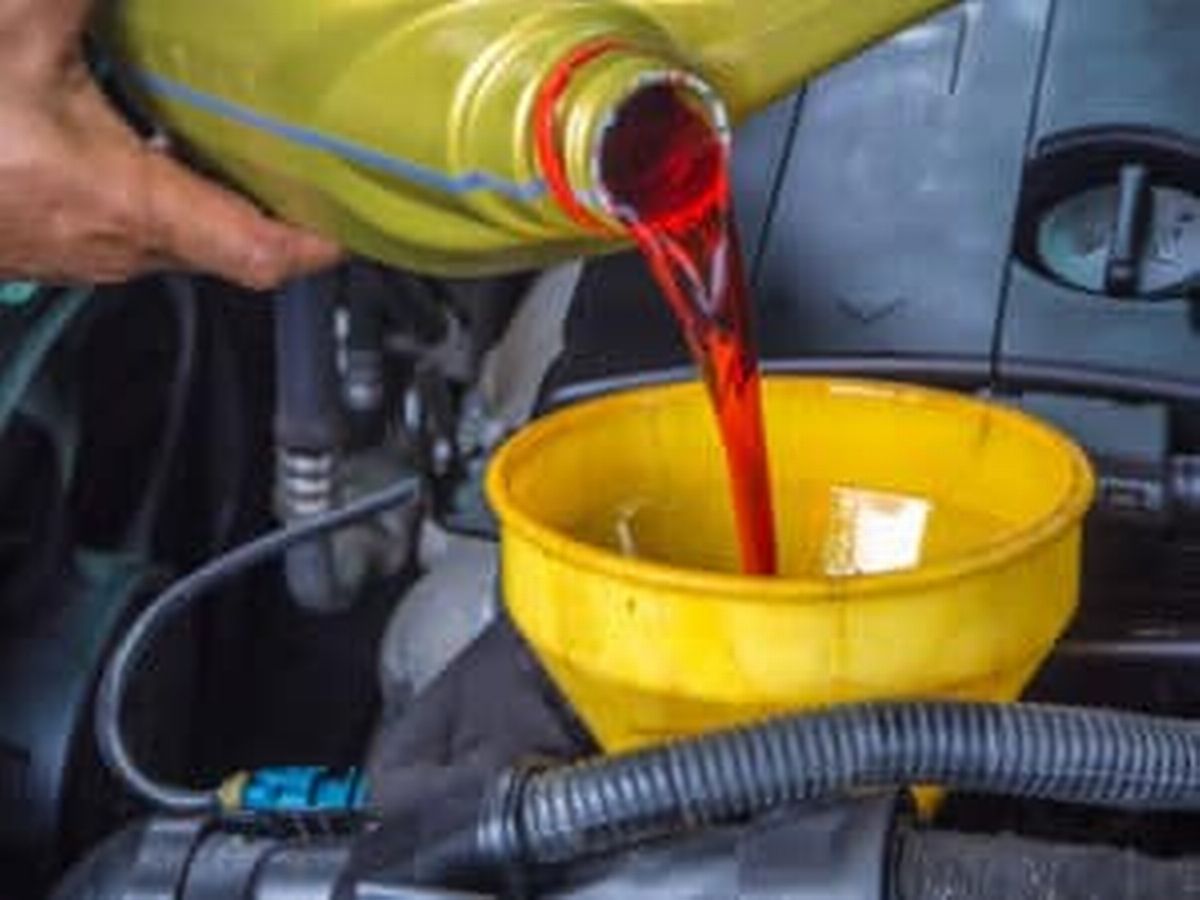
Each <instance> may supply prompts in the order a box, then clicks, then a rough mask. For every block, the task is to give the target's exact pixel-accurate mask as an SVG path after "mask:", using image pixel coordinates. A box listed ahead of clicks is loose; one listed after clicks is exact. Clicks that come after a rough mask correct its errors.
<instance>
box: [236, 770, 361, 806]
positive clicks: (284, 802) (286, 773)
mask: <svg viewBox="0 0 1200 900" xmlns="http://www.w3.org/2000/svg"><path fill="white" fill-rule="evenodd" d="M366 794H367V784H366V779H365V778H364V776H363V773H361V772H360V771H358V770H357V769H351V770H349V771H345V772H337V771H334V770H332V769H327V768H321V767H302V766H291V767H280V768H271V769H259V770H258V771H257V772H254V773H253V774H252V775H251V776H250V778H249V780H248V781H247V782H246V785H245V787H244V788H243V789H242V796H241V804H240V806H241V808H242V809H243V810H246V811H247V812H264V813H336V812H353V811H356V810H361V809H362V808H363V807H364V806H365V805H366Z"/></svg>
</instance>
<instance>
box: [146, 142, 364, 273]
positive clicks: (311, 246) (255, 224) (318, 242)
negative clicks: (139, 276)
mask: <svg viewBox="0 0 1200 900" xmlns="http://www.w3.org/2000/svg"><path fill="white" fill-rule="evenodd" d="M144 153H145V160H146V161H145V172H144V182H143V186H144V190H145V191H146V204H147V217H146V218H147V222H146V227H147V238H148V242H149V244H150V247H151V251H152V253H153V254H154V256H155V257H156V258H158V259H160V260H161V261H163V262H164V263H167V264H170V265H172V266H178V267H180V268H186V269H189V270H194V271H197V272H202V273H205V274H210V275H216V276H219V277H221V278H225V279H227V280H229V281H232V282H235V283H237V284H240V285H243V286H244V287H248V288H252V289H255V290H264V289H267V288H271V287H274V286H276V285H278V284H280V283H281V282H284V281H287V280H288V279H290V278H294V277H297V276H299V275H304V274H308V273H310V272H313V271H317V270H320V269H324V268H327V267H329V266H331V265H333V264H334V263H336V262H337V260H338V258H339V257H340V255H341V254H340V251H339V250H338V248H337V246H336V245H335V244H333V243H332V242H330V241H328V240H326V239H325V238H322V237H320V236H318V235H315V234H312V233H311V232H308V231H304V230H302V229H299V228H295V227H292V226H290V225H286V224H284V223H282V222H279V221H276V220H274V219H271V218H268V217H267V216H265V215H264V214H263V213H262V212H260V211H259V210H258V209H257V208H256V207H255V206H254V205H253V204H251V203H250V202H249V201H247V200H245V199H243V198H242V197H239V196H238V195H236V194H234V193H232V192H231V191H227V190H225V189H224V188H221V187H219V186H217V185H216V184H213V183H212V182H209V181H207V180H205V179H204V178H202V177H200V176H199V175H197V174H195V173H194V172H192V171H191V170H189V169H187V168H186V167H185V166H183V165H182V164H180V163H179V162H177V161H175V160H174V159H172V158H171V157H169V156H167V155H166V154H164V153H162V152H159V151H156V150H153V149H146V150H145V151H144Z"/></svg>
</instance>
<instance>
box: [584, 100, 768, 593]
mask: <svg viewBox="0 0 1200 900" xmlns="http://www.w3.org/2000/svg"><path fill="white" fill-rule="evenodd" d="M601 171H602V174H603V180H604V185H605V187H606V188H607V189H608V191H609V193H610V196H611V197H612V199H613V200H614V201H615V202H616V204H617V205H618V207H619V208H620V210H621V213H622V216H623V218H624V219H625V221H626V223H627V224H628V226H629V229H630V232H631V233H632V235H633V237H634V238H635V239H636V240H637V243H638V245H639V246H640V247H641V251H642V254H643V256H644V257H645V258H646V262H647V264H648V265H649V266H650V270H651V272H652V273H653V274H654V277H655V279H656V280H657V281H658V284H659V286H660V287H661V288H662V291H663V294H664V295H665V296H666V299H667V302H668V303H669V305H670V307H671V310H672V312H673V313H674V314H675V318H676V319H677V320H678V321H679V325H680V327H681V328H682V329H683V334H684V337H685V339H686V340H687V344H688V347H689V348H690V349H691V352H692V356H693V357H694V358H695V360H696V363H697V365H698V366H699V367H700V371H701V373H702V375H703V376H704V380H705V383H706V384H707V385H708V391H709V395H710V397H711V399H712V404H713V410H714V412H715V414H716V419H717V422H718V425H719V427H720V430H721V438H722V441H723V442H724V445H725V456H726V461H727V463H728V468H729V482H730V491H731V495H732V499H733V508H734V514H735V518H736V521H737V530H738V538H739V541H740V545H741V555H742V568H743V570H744V571H745V572H747V573H749V574H753V575H774V574H775V572H776V551H775V519H774V514H773V511H772V506H771V480H770V472H769V469H768V466H767V446H766V435H765V431H764V428H763V415H762V398H761V390H760V378H759V366H758V348H757V346H756V344H755V341H754V335H753V320H752V314H751V306H750V293H749V290H748V288H747V284H746V277H745V270H744V266H743V263H742V252H741V247H740V245H739V242H738V236H737V228H736V226H735V223H734V217H733V209H732V200H731V196H730V190H729V162H728V147H727V145H726V143H725V142H724V141H722V140H721V138H720V136H719V134H718V133H717V132H716V131H715V130H714V129H713V127H712V126H711V125H710V123H709V122H708V120H707V119H706V118H705V117H704V116H703V115H702V114H701V113H700V112H698V111H697V110H696V109H694V108H693V107H692V106H691V105H690V104H689V103H688V101H687V100H686V99H684V98H683V97H682V96H681V95H680V94H679V93H678V92H677V91H676V90H675V89H673V88H671V87H668V86H662V87H654V88H649V89H647V90H644V91H642V92H641V93H639V94H638V95H637V96H635V97H634V98H633V100H631V101H630V102H629V103H627V104H626V106H625V107H624V108H623V109H622V111H621V113H620V115H619V116H618V118H617V121H616V122H615V123H614V124H613V126H612V128H611V129H610V131H609V133H608V136H607V137H606V139H605V144H604V153H603V159H602V166H601Z"/></svg>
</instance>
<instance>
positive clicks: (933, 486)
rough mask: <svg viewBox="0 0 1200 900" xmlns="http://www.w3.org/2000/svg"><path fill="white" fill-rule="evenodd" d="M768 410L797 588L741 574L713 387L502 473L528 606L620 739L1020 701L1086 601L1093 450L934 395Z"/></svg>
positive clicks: (642, 399) (573, 681)
mask: <svg viewBox="0 0 1200 900" xmlns="http://www.w3.org/2000/svg"><path fill="white" fill-rule="evenodd" d="M764 399H765V403H766V411H767V419H768V429H769V433H770V443H771V455H772V469H773V472H772V479H773V482H774V484H775V490H776V510H777V513H776V514H777V516H778V518H779V521H778V532H779V542H780V558H781V561H782V577H780V578H777V579H759V578H747V577H743V576H740V575H738V574H736V573H735V568H736V565H737V562H736V560H737V552H736V541H735V535H734V530H733V523H732V520H731V514H730V512H729V504H728V498H727V495H726V481H725V471H724V461H723V457H722V455H721V451H720V448H719V446H718V444H717V440H716V436H715V428H714V427H713V425H712V421H711V417H710V414H709V412H708V408H707V398H706V396H705V393H704V390H703V388H702V387H701V386H700V385H698V384H688V385H681V386H675V387H666V388H655V389H650V390H644V391H636V392H632V393H628V394H622V395H618V396H614V397H611V398H608V399H604V400H600V401H598V402H594V403H589V404H585V405H582V406H579V407H576V408H573V409H569V410H567V411H565V412H562V413H558V414H556V415H553V416H550V417H548V418H546V419H544V420H541V421H539V422H536V423H535V424H533V425H532V426H531V427H529V428H528V429H526V430H525V431H523V432H522V433H520V434H518V435H517V436H516V437H515V438H514V439H513V440H512V441H511V442H510V443H509V444H508V445H507V446H506V447H505V448H504V449H503V450H502V451H501V452H500V454H499V455H498V456H497V458H496V460H495V461H494V463H493V465H492V469H491V472H490V476H489V480H488V492H489V496H490V499H491V501H492V504H493V506H494V508H495V510H496V512H497V513H498V514H499V517H500V520H501V524H502V541H503V548H502V556H503V587H504V595H505V599H506V602H507V605H508V608H509V610H510V612H511V614H512V617H513V619H514V620H515V622H516V624H517V626H518V628H519V629H520V630H521V632H522V633H523V634H524V635H525V637H526V638H527V639H528V640H529V641H530V643H531V644H532V645H533V647H534V648H535V649H536V650H537V652H538V654H539V655H540V657H541V660H542V662H543V663H544V664H545V666H546V667H547V669H548V670H549V672H550V674H551V676H552V677H553V678H554V680H555V681H556V683H557V684H558V686H559V688H560V689H561V690H562V691H563V692H564V694H565V695H566V697H567V698H568V699H569V700H570V701H571V702H572V703H573V704H574V706H575V707H576V709H577V710H578V711H579V713H580V714H581V715H582V716H583V718H584V720H585V721H586V722H587V724H588V725H589V727H590V728H591V729H592V731H593V732H594V734H595V735H596V737H597V738H598V739H599V740H600V741H601V742H602V743H603V745H604V746H605V748H606V749H608V750H623V749H627V748H631V747H636V746H639V745H642V744H646V743H650V742H656V741H660V740H662V739H663V738H666V737H672V736H679V735H686V734H691V733H695V732H699V731H704V730H709V729H713V728H716V727H720V726H726V725H731V724H735V723H744V722H746V721H747V720H753V719H757V718H760V717H762V716H764V715H767V714H772V713H778V712H783V711H790V710H796V709H802V708H806V707H817V706H824V705H828V704H835V703H846V702H851V701H861V700H871V699H885V698H906V699H913V698H960V699H978V700H1012V699H1016V698H1017V696H1018V695H1019V694H1020V692H1021V690H1022V688H1023V687H1024V685H1025V684H1026V682H1027V681H1028V680H1029V678H1030V677H1031V676H1032V675H1033V673H1034V672H1035V671H1036V670H1037V668H1038V666H1039V664H1040V663H1041V662H1042V660H1043V659H1044V658H1045V656H1046V655H1047V653H1048V652H1049V651H1050V649H1051V647H1052V646H1053V644H1054V642H1055V640H1056V639H1057V638H1058V637H1059V635H1060V634H1061V633H1062V631H1063V629H1064V628H1065V627H1066V625H1067V622H1068V621H1069V620H1070V618H1071V615H1072V613H1073V611H1074V609H1075V606H1076V602H1077V591H1078V569H1079V548H1080V531H1081V521H1082V518H1083V515H1084V513H1085V511H1086V510H1087V508H1088V506H1089V504H1090V501H1091V498H1092V494H1093V479H1092V474H1091V470H1090V468H1089V465H1088V463H1087V460H1086V459H1085V457H1084V456H1083V454H1082V453H1081V452H1080V451H1079V450H1078V449H1077V448H1076V447H1075V446H1074V445H1073V444H1072V443H1070V442H1069V441H1068V440H1066V439H1065V438H1063V437H1062V436H1060V435H1059V434H1058V433H1056V432H1055V431H1053V430H1051V429H1050V428H1049V427H1047V426H1045V425H1043V424H1041V423H1039V422H1036V421H1034V420H1032V419H1030V418H1028V417H1027V416H1025V415H1022V414H1020V413H1018V412H1014V411H1012V410H1009V409H1006V408H1002V407H997V406H993V405H989V404H985V403H981V402H978V401H975V400H971V399H967V398H964V397H960V396H957V395H954V394H949V393H942V392H938V391H932V390H925V389H921V388H915V387H907V386H896V385H886V384H874V383H867V382H853V381H827V380H818V379H791V378H782V379H769V380H768V381H767V383H766V387H765V398H764ZM633 554H636V555H633Z"/></svg>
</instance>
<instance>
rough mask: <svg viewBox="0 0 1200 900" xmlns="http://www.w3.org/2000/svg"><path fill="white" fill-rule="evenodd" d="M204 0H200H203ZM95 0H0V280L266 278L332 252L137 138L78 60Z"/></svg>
mask: <svg viewBox="0 0 1200 900" xmlns="http://www.w3.org/2000/svg"><path fill="white" fill-rule="evenodd" d="M200 2H203V0H200ZM91 5H92V3H91V0H0V46H3V47H4V53H3V54H2V55H0V279H6V278H13V279H33V280H41V281H48V282H111V281H121V280H125V279H127V278H130V277H133V276H136V275H139V274H141V273H144V272H148V271H154V270H158V269H186V270H192V271H196V272H202V273H207V274H212V275H217V276H220V277H223V278H226V279H228V280H230V281H234V282H237V283H239V284H242V285H245V286H247V287H252V288H267V287H271V286H274V285H276V284H278V283H280V282H281V281H284V280H286V279H287V278H290V277H292V276H295V275H299V274H302V273H304V272H308V271H311V270H315V269H319V268H322V267H324V266H327V265H330V264H331V263H333V262H334V261H335V260H336V258H337V256H338V251H337V248H336V247H335V246H334V245H333V244H331V243H330V242H328V241H326V240H324V239H323V238H320V237H317V236H315V235H312V234H310V233H308V232H305V231H301V230H299V229H296V228H293V227H291V226H288V225H285V224H283V223H280V222H277V221H274V220H272V219H270V218H268V217H267V216H265V215H263V214H262V213H261V212H259V211H258V210H257V209H256V208H255V207H254V206H253V205H252V204H250V203H249V202H248V201H246V200H245V199H243V198H241V197H238V196H237V195H235V194H233V193H231V192H229V191H226V190H224V189H223V188H220V187H218V186H216V185H214V184H212V183H210V182H208V181H205V180H204V179H203V178H201V177H200V176H198V175H196V174H195V173H193V172H191V171H189V170H188V169H187V168H185V167H184V166H183V165H181V164H180V163H178V162H177V161H175V160H173V159H171V158H170V157H169V156H168V155H167V154H166V153H165V152H163V151H162V150H161V149H156V148H154V147H152V146H150V145H148V144H147V143H145V142H144V141H142V140H140V139H139V138H138V137H137V136H136V135H135V134H134V133H133V131H132V130H131V129H130V128H129V127H128V126H127V125H126V124H125V122H124V121H122V119H121V117H120V116H119V115H118V114H117V113H116V112H115V111H114V110H113V109H112V107H111V106H110V105H109V103H108V102H107V100H106V99H105V98H104V96H103V95H102V93H101V92H100V90H99V88H98V87H97V86H96V84H95V83H94V82H93V80H92V78H91V76H90V74H89V72H88V70H87V67H86V65H85V64H84V60H83V56H82V47H81V34H82V32H83V29H84V26H85V23H86V20H87V17H88V13H89V10H90V7H91Z"/></svg>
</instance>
